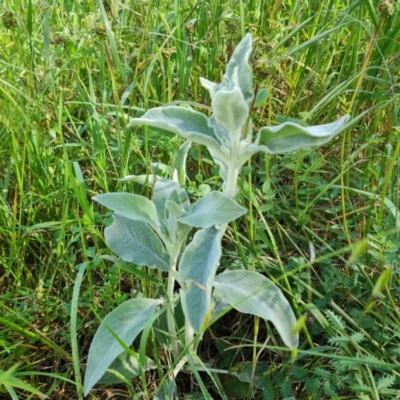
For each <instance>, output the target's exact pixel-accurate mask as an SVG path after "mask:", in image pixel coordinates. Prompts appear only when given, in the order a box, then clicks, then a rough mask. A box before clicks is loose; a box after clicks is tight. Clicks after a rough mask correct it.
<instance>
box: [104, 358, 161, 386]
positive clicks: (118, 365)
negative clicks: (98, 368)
mask: <svg viewBox="0 0 400 400" xmlns="http://www.w3.org/2000/svg"><path fill="white" fill-rule="evenodd" d="M154 368H157V367H156V364H155V363H154V361H153V360H152V359H151V358H149V357H146V365H145V366H144V368H143V369H144V370H145V371H149V370H151V369H154ZM140 371H141V368H140V366H139V361H138V359H137V358H136V357H133V356H131V355H129V354H128V353H127V352H126V351H124V352H122V353H121V354H120V355H119V356H118V357H117V358H116V359H115V360H114V361H113V362H112V363H111V365H110V366H109V367H108V369H107V371H106V372H105V374H104V375H103V376H102V377H101V378H100V380H99V381H98V383H100V384H103V385H111V384H116V383H121V382H124V380H127V381H131V380H132V379H133V378H136V377H137V376H138V375H139V374H140ZM118 375H120V376H121V377H119V376H118Z"/></svg>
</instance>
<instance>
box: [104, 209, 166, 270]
mask: <svg viewBox="0 0 400 400" xmlns="http://www.w3.org/2000/svg"><path fill="white" fill-rule="evenodd" d="M104 236H105V238H106V242H107V245H108V246H109V247H110V249H111V250H112V251H113V252H114V253H115V254H117V255H118V256H119V257H121V259H122V260H124V261H128V262H132V263H134V264H137V265H147V266H148V267H150V268H154V267H157V268H159V269H161V270H164V271H168V270H169V268H170V258H169V254H168V253H167V252H165V251H164V246H163V244H162V242H161V240H160V239H159V238H158V236H157V235H156V234H155V233H154V231H153V230H152V229H151V228H150V227H149V226H148V225H147V224H146V223H144V222H142V221H132V220H131V219H128V218H125V217H123V216H122V215H119V214H114V222H113V223H112V224H111V225H110V226H108V227H107V228H106V229H105V230H104Z"/></svg>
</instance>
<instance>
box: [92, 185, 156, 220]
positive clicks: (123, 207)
mask: <svg viewBox="0 0 400 400" xmlns="http://www.w3.org/2000/svg"><path fill="white" fill-rule="evenodd" d="M93 199H94V200H96V201H98V202H99V203H100V204H102V205H103V206H105V207H108V208H110V209H111V210H113V211H115V212H117V213H118V214H120V215H122V216H124V217H125V218H128V219H131V220H134V221H143V222H147V223H148V224H150V225H151V226H153V227H155V228H157V227H158V218H157V212H156V208H155V206H154V204H153V203H152V202H151V201H150V200H149V199H147V198H146V197H144V196H139V195H137V194H132V193H105V194H99V195H97V196H94V197H93Z"/></svg>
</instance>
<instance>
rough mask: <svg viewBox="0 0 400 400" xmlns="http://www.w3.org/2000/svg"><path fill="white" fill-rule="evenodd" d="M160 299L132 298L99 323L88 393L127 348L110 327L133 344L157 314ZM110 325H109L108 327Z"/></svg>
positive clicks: (87, 380)
mask: <svg viewBox="0 0 400 400" xmlns="http://www.w3.org/2000/svg"><path fill="white" fill-rule="evenodd" d="M158 304H159V301H158V300H152V299H131V300H128V301H125V302H124V303H122V304H121V305H120V306H119V307H117V308H116V309H115V310H113V311H111V312H110V314H108V315H107V316H106V317H105V318H104V321H103V323H102V324H101V325H100V326H99V329H98V330H97V332H96V334H95V335H94V338H93V341H92V343H91V345H90V349H89V357H88V361H87V367H86V374H85V382H84V395H85V396H86V395H87V394H88V393H89V391H90V389H92V387H93V386H94V385H95V384H96V383H97V382H98V381H99V380H100V378H101V377H102V376H103V375H104V373H105V372H106V371H107V369H108V367H109V366H110V365H111V363H112V362H113V361H114V360H115V359H116V358H117V357H118V356H119V355H120V354H121V353H122V352H123V351H124V349H123V347H122V346H121V345H120V344H119V343H118V341H117V340H116V339H115V337H114V336H113V334H112V333H111V332H110V330H111V331H112V332H113V333H114V334H115V335H117V336H118V337H119V339H120V340H121V341H122V342H123V343H125V344H126V345H127V346H130V345H131V344H132V342H133V341H134V340H135V338H136V336H137V335H138V334H139V333H140V332H141V331H142V330H143V329H144V327H145V326H146V323H147V322H148V320H149V318H150V317H151V316H152V315H153V314H154V312H155V310H156V307H157V305H158ZM106 326H107V327H106Z"/></svg>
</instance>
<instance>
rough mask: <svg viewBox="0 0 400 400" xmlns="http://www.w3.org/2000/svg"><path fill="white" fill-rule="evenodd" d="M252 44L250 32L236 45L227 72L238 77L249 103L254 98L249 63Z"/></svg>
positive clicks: (228, 74)
mask: <svg viewBox="0 0 400 400" xmlns="http://www.w3.org/2000/svg"><path fill="white" fill-rule="evenodd" d="M251 45H252V39H251V35H250V34H249V33H248V34H247V35H246V36H245V37H244V38H243V39H242V40H241V42H240V43H239V44H238V45H237V46H236V48H235V50H234V52H233V54H232V57H231V59H230V60H229V62H228V65H227V67H226V72H225V75H226V76H228V77H229V78H231V79H233V80H235V79H238V84H239V86H240V90H241V91H242V94H243V97H244V99H245V100H246V102H247V103H248V104H249V103H250V102H251V101H252V99H253V88H252V72H251V68H250V66H249V63H248V61H249V57H250V53H251Z"/></svg>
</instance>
